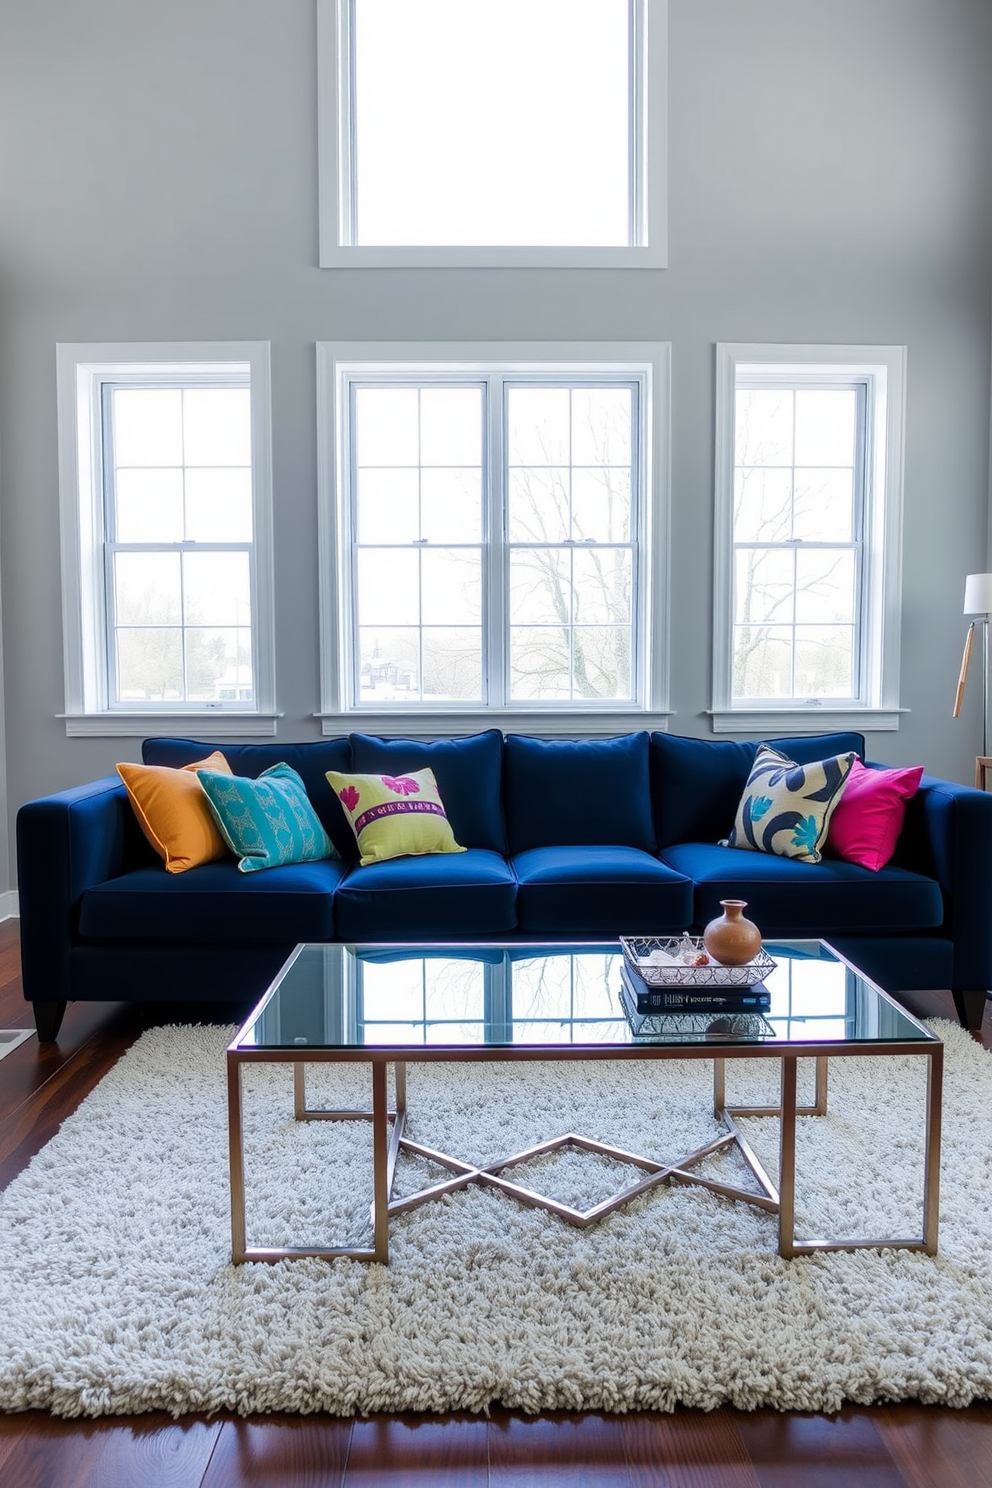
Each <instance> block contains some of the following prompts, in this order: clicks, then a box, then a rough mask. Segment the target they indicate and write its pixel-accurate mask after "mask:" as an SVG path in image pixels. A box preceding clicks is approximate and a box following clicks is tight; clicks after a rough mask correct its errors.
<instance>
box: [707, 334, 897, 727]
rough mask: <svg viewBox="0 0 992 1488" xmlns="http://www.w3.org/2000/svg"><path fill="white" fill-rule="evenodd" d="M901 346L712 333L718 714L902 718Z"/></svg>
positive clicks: (744, 723) (873, 720)
mask: <svg viewBox="0 0 992 1488" xmlns="http://www.w3.org/2000/svg"><path fill="white" fill-rule="evenodd" d="M903 384H904V351H903V348H900V347H834V346H832V347H822V346H817V347H801V346H730V345H721V346H719V347H718V348H717V429H716V481H717V500H716V581H715V595H716V601H715V626H714V636H715V644H714V708H713V717H714V727H715V728H716V729H717V730H734V729H740V730H742V731H751V730H753V729H755V728H763V727H765V726H766V725H767V726H768V727H771V726H772V725H771V723H769V722H768V719H769V716H770V715H774V717H775V719H776V726H785V725H788V726H790V727H813V726H816V725H818V724H823V723H830V724H834V723H840V722H844V721H857V720H860V721H861V722H862V723H864V724H865V725H866V726H868V727H871V728H873V729H879V728H883V729H884V728H895V727H897V726H898V714H899V703H898V666H899V649H898V632H899V623H898V620H899V597H900V545H901V512H902V442H903Z"/></svg>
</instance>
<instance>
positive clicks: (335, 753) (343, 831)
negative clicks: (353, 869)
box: [141, 738, 358, 863]
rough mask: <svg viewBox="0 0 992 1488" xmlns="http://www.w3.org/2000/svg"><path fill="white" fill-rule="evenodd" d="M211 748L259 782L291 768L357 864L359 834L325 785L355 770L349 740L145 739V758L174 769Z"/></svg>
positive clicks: (342, 851)
mask: <svg viewBox="0 0 992 1488" xmlns="http://www.w3.org/2000/svg"><path fill="white" fill-rule="evenodd" d="M211 749H219V750H221V752H222V753H223V755H224V758H225V759H226V760H227V763H228V764H229V765H230V767H231V770H232V772H233V774H235V775H247V776H249V777H250V778H251V779H252V780H256V779H257V778H258V776H259V775H261V773H262V771H263V770H269V769H271V768H272V766H273V765H279V764H287V765H290V766H291V767H292V769H294V770H295V771H296V773H297V774H298V775H299V776H300V777H301V779H302V781H303V784H304V785H305V786H306V791H307V796H308V798H309V800H310V804H311V805H312V806H313V809H314V810H315V811H316V813H317V815H318V817H319V818H320V822H321V825H322V826H323V828H324V831H325V832H326V833H327V835H328V836H329V837H330V839H331V841H332V842H333V843H334V846H335V847H336V848H337V850H338V852H339V853H340V854H341V856H342V858H344V860H345V862H346V863H354V862H356V861H357V858H358V853H357V851H356V848H355V836H354V833H353V832H352V830H351V827H350V826H349V825H348V822H347V820H346V818H345V814H344V812H343V811H342V809H341V802H340V801H339V800H338V798H337V796H336V795H335V794H334V792H333V791H332V790H331V787H330V786H329V785H328V783H327V775H326V771H328V770H350V769H351V746H350V745H349V743H348V740H347V739H318V740H316V741H315V742H313V743H310V744H279V743H277V742H276V741H275V740H273V741H272V742H271V743H268V744H231V743H229V742H228V740H226V739H225V740H224V741H223V743H221V744H204V743H202V742H199V741H197V740H195V739H164V738H163V739H146V740H145V741H144V743H143V744H142V746H141V757H142V759H143V760H144V762H145V764H146V765H171V766H172V767H173V768H176V767H178V766H181V765H188V764H190V763H191V762H192V761H193V760H202V759H203V757H204V755H205V754H209V753H210V751H211Z"/></svg>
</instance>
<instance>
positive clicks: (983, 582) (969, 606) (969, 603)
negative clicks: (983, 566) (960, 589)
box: [964, 573, 992, 615]
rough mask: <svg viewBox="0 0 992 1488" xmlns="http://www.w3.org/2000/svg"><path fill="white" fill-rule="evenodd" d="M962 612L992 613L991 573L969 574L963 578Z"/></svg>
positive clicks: (968, 613)
mask: <svg viewBox="0 0 992 1488" xmlns="http://www.w3.org/2000/svg"><path fill="white" fill-rule="evenodd" d="M964 612H965V614H966V615H988V614H990V613H992V573H984V574H969V575H968V577H967V578H966V579H965V581H964Z"/></svg>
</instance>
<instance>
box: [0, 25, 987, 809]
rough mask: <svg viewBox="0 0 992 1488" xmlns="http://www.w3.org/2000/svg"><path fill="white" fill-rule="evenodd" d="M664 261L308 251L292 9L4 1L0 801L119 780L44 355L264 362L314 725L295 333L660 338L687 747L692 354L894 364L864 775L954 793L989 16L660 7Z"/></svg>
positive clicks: (696, 725) (301, 721)
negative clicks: (84, 675) (67, 644)
mask: <svg viewBox="0 0 992 1488" xmlns="http://www.w3.org/2000/svg"><path fill="white" fill-rule="evenodd" d="M670 42H671V101H670V125H671V192H670V219H671V254H670V262H671V267H670V268H669V269H668V270H667V271H664V272H657V273H654V272H639V271H638V272H612V271H588V272H580V271H570V272H557V273H556V272H547V271H543V272H542V271H526V270H521V271H497V270H493V271H457V272H442V271H419V272H415V271H409V272H401V271H358V270H352V271H333V270H319V269H317V268H315V266H314V265H315V262H316V145H315V129H314V119H315V97H316V77H315V71H316V69H315V16H314V0H169V3H164V0H162V3H155V0H87V3H86V4H85V5H84V4H80V3H79V0H0V140H2V141H3V149H4V151H5V152H6V154H5V158H4V161H3V165H2V178H0V450H2V458H3V468H2V475H3V497H2V499H3V512H2V541H3V553H2V559H3V570H2V574H3V585H2V587H3V633H4V641H5V660H6V701H7V760H8V778H9V799H10V804H11V807H12V808H16V806H17V805H18V804H19V803H20V802H22V801H24V800H26V799H28V798H30V797H32V796H34V795H37V794H39V793H42V792H45V791H50V790H54V789H58V788H61V787H63V786H68V785H70V784H74V783H78V782H81V781H84V780H87V779H90V778H93V777H94V776H96V775H98V774H102V773H105V772H107V771H108V770H109V769H111V768H112V767H113V764H114V761H115V760H116V759H122V758H136V757H137V747H136V741H134V740H122V741H119V742H117V741H113V740H110V741H106V740H104V741H94V740H67V739H66V738H65V735H64V731H63V725H62V724H61V723H59V722H58V721H57V720H56V717H55V715H56V714H57V713H59V712H60V711H61V709H62V707H63V695H62V647H61V611H60V597H59V553H58V510H57V481H56V448H55V387H54V369H55V360H54V346H55V343H56V342H57V341H91V340H92V341H99V340H125V341H126V340H168V339H184V340H187V339H188V340H194V339H197V338H204V339H213V338H218V339H220V338H232V339H239V338H245V339H248V338H262V339H268V340H270V341H271V343H272V375H273V427H274V474H275V501H276V538H277V545H276V575H277V585H278V595H277V646H278V655H277V661H278V688H279V705H280V707H281V708H282V709H283V710H284V712H285V718H284V720H283V722H282V724H281V728H280V732H281V734H282V735H283V736H284V737H286V738H294V739H301V738H306V737H316V736H317V727H316V724H315V723H314V721H313V719H312V717H311V715H312V714H313V712H314V710H315V709H316V708H317V707H318V661H317V646H316V626H315V618H316V614H317V570H316V555H315V536H316V495H315V479H316V476H315V410H314V353H313V343H314V341H315V340H318V339H325V338H327V339H329V338H348V339H359V338H376V337H379V338H402V337H407V336H409V337H417V338H430V337H432V336H436V337H439V338H451V339H455V338H458V337H461V336H465V337H478V338H487V337H488V338H507V339H512V338H518V339H521V338H534V339H541V338H548V339H554V340H560V339H567V338H570V337H574V338H577V339H595V338H604V339H616V338H620V339H622V338H659V339H666V340H671V341H672V343H673V399H672V402H673V409H672V412H673V420H672V473H673V483H672V490H673V522H672V545H673V553H674V561H673V569H672V572H673V612H672V635H673V644H672V657H673V687H672V704H673V706H674V707H675V708H676V709H677V713H676V716H675V718H674V719H673V725H672V726H673V728H674V729H675V730H676V731H679V732H683V733H691V734H705V733H708V724H707V720H706V719H705V717H704V716H703V714H702V710H703V709H704V708H706V707H707V706H708V704H709V702H710V681H709V676H710V644H711V633H710V618H709V616H710V590H711V583H712V580H711V568H712V557H711V554H712V518H711V510H712V484H713V438H712V428H713V345H714V343H715V342H716V341H718V340H723V341H737V340H740V341H761V340H768V341H785V342H790V341H795V342H804V341H811V342H864V343H879V342H880V343H906V344H907V345H908V348H909V382H908V424H907V458H906V471H907V475H906V513H905V515H906V540H905V619H904V627H903V702H904V704H905V705H906V706H907V707H908V708H909V709H910V710H911V712H910V713H909V714H908V716H907V717H906V720H905V722H904V724H903V727H902V728H901V730H900V731H899V732H898V733H896V734H880V735H877V736H874V737H872V738H871V740H870V744H871V752H872V753H873V754H874V755H875V756H876V757H877V758H880V759H883V760H887V761H890V762H892V763H913V762H917V761H922V762H925V763H926V764H927V765H928V767H930V768H931V769H933V770H935V771H937V772H938V773H942V774H946V775H950V776H952V777H954V778H957V779H961V780H968V779H970V778H971V774H972V761H973V756H974V754H975V752H976V748H977V747H978V744H979V741H980V736H981V732H980V722H979V718H978V710H977V706H976V705H977V694H978V688H977V687H973V688H972V689H971V695H970V696H969V699H968V702H967V706H966V714H965V717H964V718H963V719H961V720H960V721H958V722H957V723H952V722H951V719H950V709H951V701H952V697H953V692H954V682H955V679H956V674H957V666H958V662H959V658H960V652H961V644H962V639H963V633H964V622H963V618H962V614H961V605H962V600H963V590H964V576H965V574H966V573H967V572H968V571H969V570H974V569H984V567H985V565H986V551H987V535H988V534H987V511H988V480H989V472H988V463H989V399H990V388H989V324H990V281H992V274H990V265H992V251H990V226H989V218H990V182H989V174H988V170H987V164H986V162H987V156H988V147H989V144H990V143H992V133H990V122H989V121H990V102H989V93H990V90H989V88H988V71H989V60H990V7H989V6H988V5H987V3H985V0H830V3H829V4H828V3H824V0H671V25H670Z"/></svg>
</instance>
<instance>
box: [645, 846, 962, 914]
mask: <svg viewBox="0 0 992 1488" xmlns="http://www.w3.org/2000/svg"><path fill="white" fill-rule="evenodd" d="M661 858H662V861H663V862H665V863H667V864H668V866H669V867H670V868H674V869H675V870H676V871H677V872H679V873H684V874H685V875H686V877H687V878H691V879H692V880H693V882H694V883H695V885H696V893H695V922H696V924H697V925H698V926H703V925H706V924H707V923H708V922H709V921H710V920H712V919H715V917H716V916H717V915H719V914H721V913H722V911H721V909H720V900H721V899H745V900H746V901H747V906H748V907H747V909H746V910H745V914H746V915H747V917H748V919H749V920H754V922H755V924H756V925H757V926H758V928H759V929H760V931H761V933H762V935H764V936H765V937H766V938H767V937H768V936H770V935H799V936H806V935H810V936H820V935H830V934H832V933H834V932H843V931H849V932H857V931H859V930H866V931H873V932H881V931H886V930H916V929H922V928H924V927H928V926H935V925H940V924H941V923H942V922H943V918H944V910H943V902H942V899H941V893H940V887H939V885H938V884H937V883H935V882H934V880H933V879H932V878H924V877H923V875H922V874H919V873H910V871H909V870H908V869H907V868H893V867H888V868H882V869H880V871H879V872H878V873H872V872H871V871H870V869H868V868H861V867H859V866H858V864H856V863H845V862H842V861H839V860H838V859H834V858H824V859H823V861H822V862H821V863H802V862H799V861H798V860H797V859H795V858H780V857H777V856H776V855H775V854H773V853H743V852H738V851H737V850H736V849H735V848H732V847H720V846H718V845H717V844H716V843H713V842H684V843H680V844H679V845H678V846H675V847H666V848H665V850H664V852H663V853H662V854H661Z"/></svg>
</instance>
